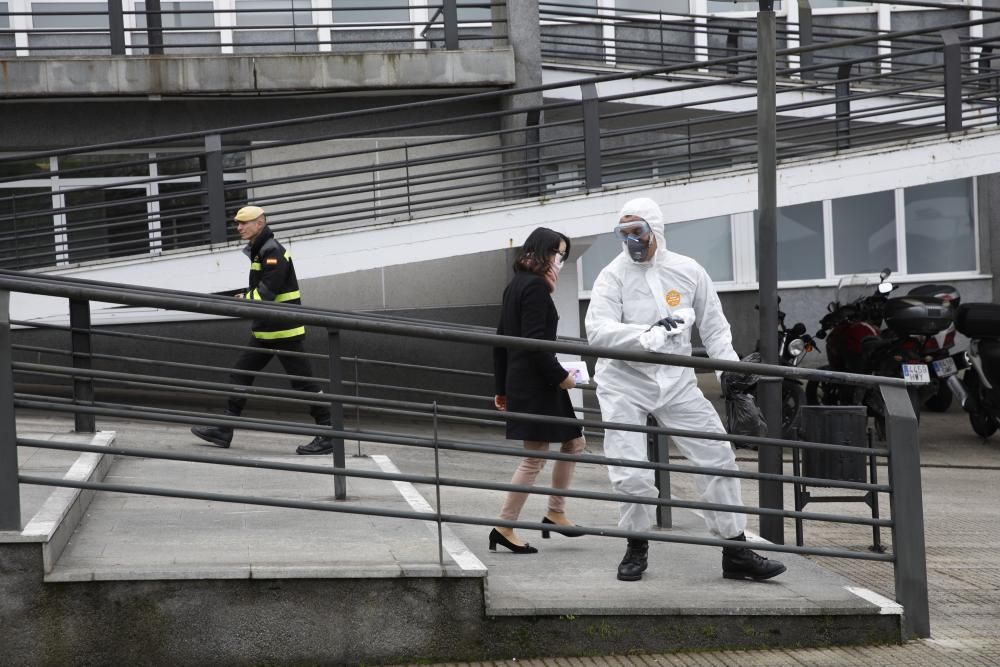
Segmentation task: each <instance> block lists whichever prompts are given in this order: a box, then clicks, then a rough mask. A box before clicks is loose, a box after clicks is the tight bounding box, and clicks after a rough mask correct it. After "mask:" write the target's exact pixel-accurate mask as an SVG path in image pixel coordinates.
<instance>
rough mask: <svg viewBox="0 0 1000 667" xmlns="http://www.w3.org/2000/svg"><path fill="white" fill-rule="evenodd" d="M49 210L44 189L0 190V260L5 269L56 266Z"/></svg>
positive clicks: (50, 207) (49, 194)
mask: <svg viewBox="0 0 1000 667" xmlns="http://www.w3.org/2000/svg"><path fill="white" fill-rule="evenodd" d="M51 211H52V194H51V192H50V191H49V190H48V189H47V188H0V259H2V260H3V263H4V266H5V267H6V268H10V269H25V268H31V267H35V266H51V265H53V264H55V263H56V254H55V236H54V235H53V232H52V230H53V225H52V215H51Z"/></svg>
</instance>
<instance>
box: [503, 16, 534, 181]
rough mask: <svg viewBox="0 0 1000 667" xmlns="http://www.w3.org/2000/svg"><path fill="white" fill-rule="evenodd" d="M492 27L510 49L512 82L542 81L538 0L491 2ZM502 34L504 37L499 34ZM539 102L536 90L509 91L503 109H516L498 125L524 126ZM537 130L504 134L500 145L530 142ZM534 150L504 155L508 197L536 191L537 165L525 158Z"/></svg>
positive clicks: (527, 84) (531, 157)
mask: <svg viewBox="0 0 1000 667" xmlns="http://www.w3.org/2000/svg"><path fill="white" fill-rule="evenodd" d="M492 12H493V21H494V26H495V27H494V30H495V31H497V34H498V37H497V40H496V41H497V42H498V45H499V44H506V45H510V46H511V48H513V50H514V85H515V87H517V88H524V87H530V86H540V85H542V43H541V24H540V18H539V14H538V0H516V1H515V0H508V1H507V2H504V3H501V4H498V5H494V6H493V8H492ZM503 36H505V38H504V37H503ZM541 103H542V94H541V93H540V92H534V93H525V94H521V95H513V96H510V97H505V98H504V103H503V107H502V108H503V110H505V111H517V110H519V109H524V110H525V112H524V113H514V114H511V115H509V116H505V117H504V119H503V121H502V123H501V128H502V129H503V130H525V128H527V127H529V126H533V125H534V124H536V123H537V122H538V121H539V120H540V119H539V116H538V115H537V113H533V112H531V111H530V109H531V107H537V106H539V105H540V104H541ZM536 137H537V133H533V132H531V131H523V132H519V131H515V132H510V133H509V134H505V135H504V140H503V145H504V147H513V146H531V145H532V144H534V143H535V142H536V141H537V138H536ZM538 157H539V156H538V154H537V151H534V150H531V149H526V150H523V151H511V152H510V153H507V154H505V156H504V166H505V167H506V170H505V178H504V180H505V188H504V190H505V193H506V196H507V197H508V198H516V197H524V196H530V195H533V194H538V188H537V187H536V184H537V178H538V176H540V174H539V172H538V170H537V169H532V168H531V167H530V166H529V165H528V162H530V161H533V160H537V159H538Z"/></svg>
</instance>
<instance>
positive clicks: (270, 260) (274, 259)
mask: <svg viewBox="0 0 1000 667" xmlns="http://www.w3.org/2000/svg"><path fill="white" fill-rule="evenodd" d="M264 263H265V264H267V265H268V266H274V265H275V264H277V263H278V258H277V257H268V258H267V259H265V260H264Z"/></svg>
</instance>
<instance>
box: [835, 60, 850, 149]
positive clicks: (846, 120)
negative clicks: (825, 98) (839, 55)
mask: <svg viewBox="0 0 1000 667" xmlns="http://www.w3.org/2000/svg"><path fill="white" fill-rule="evenodd" d="M850 76H851V64H850V63H841V64H840V65H839V66H838V67H837V84H836V86H835V88H834V94H835V95H836V99H837V115H836V121H835V122H836V125H835V133H836V136H837V148H849V147H850V146H851V83H850V82H849V81H848V80H847V79H848V78H849V77H850Z"/></svg>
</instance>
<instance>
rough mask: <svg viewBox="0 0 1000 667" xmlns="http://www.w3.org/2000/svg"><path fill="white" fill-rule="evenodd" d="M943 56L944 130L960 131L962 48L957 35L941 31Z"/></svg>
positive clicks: (949, 31) (952, 32)
mask: <svg viewBox="0 0 1000 667" xmlns="http://www.w3.org/2000/svg"><path fill="white" fill-rule="evenodd" d="M941 41H942V42H944V48H943V49H942V51H943V54H944V129H945V131H947V132H961V131H962V46H961V44H960V43H959V41H958V33H957V32H955V31H954V30H942V31H941Z"/></svg>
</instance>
